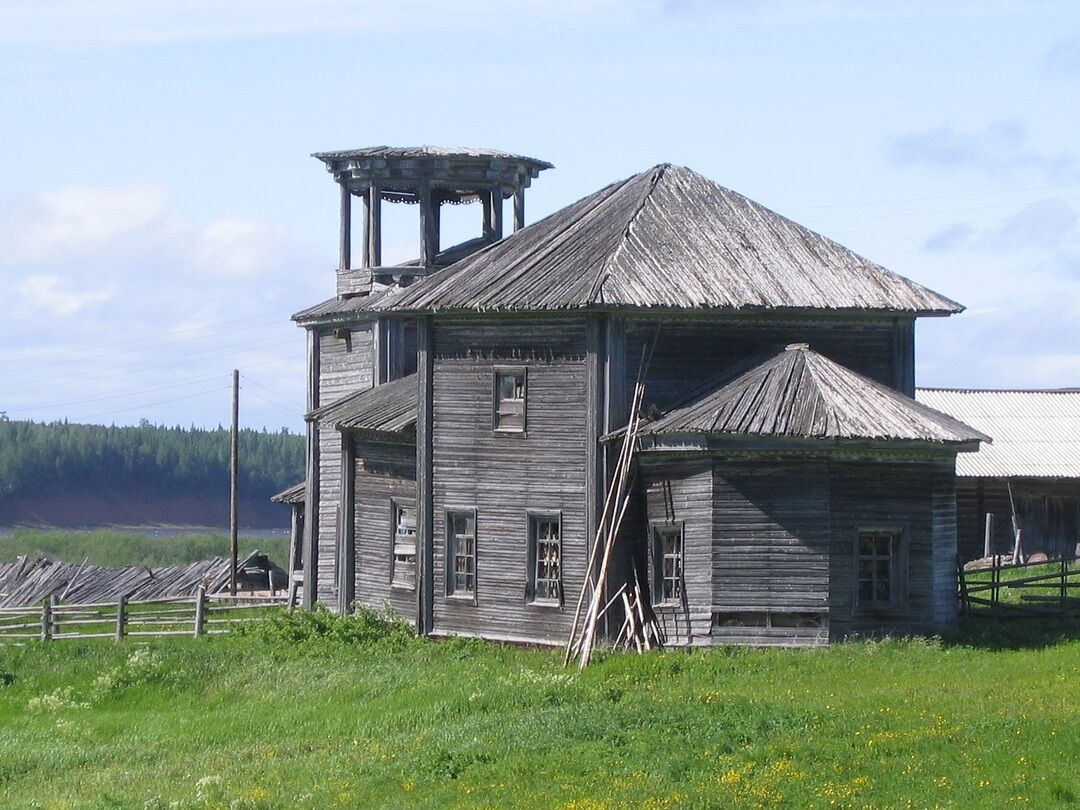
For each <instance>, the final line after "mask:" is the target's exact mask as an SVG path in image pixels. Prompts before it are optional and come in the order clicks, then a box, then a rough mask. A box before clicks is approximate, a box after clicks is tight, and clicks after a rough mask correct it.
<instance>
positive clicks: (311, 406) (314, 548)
mask: <svg viewBox="0 0 1080 810" xmlns="http://www.w3.org/2000/svg"><path fill="white" fill-rule="evenodd" d="M307 351H308V391H307V406H308V411H313V410H315V409H316V408H318V407H319V330H318V328H317V327H315V328H309V329H308V333H307ZM305 481H306V483H307V486H306V487H305V488H304V552H303V553H304V599H303V602H302V604H303V607H304V608H305V609H306V610H311V609H313V608H314V607H315V602H316V590H317V589H318V585H319V426H318V423H316V422H308V426H307V477H306V479H305Z"/></svg>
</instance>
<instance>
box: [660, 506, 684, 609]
mask: <svg viewBox="0 0 1080 810" xmlns="http://www.w3.org/2000/svg"><path fill="white" fill-rule="evenodd" d="M653 572H654V575H653V576H654V582H653V587H654V594H655V596H654V598H657V599H658V602H659V604H667V605H678V604H681V603H682V598H683V525H682V524H681V523H670V524H665V525H662V526H653Z"/></svg>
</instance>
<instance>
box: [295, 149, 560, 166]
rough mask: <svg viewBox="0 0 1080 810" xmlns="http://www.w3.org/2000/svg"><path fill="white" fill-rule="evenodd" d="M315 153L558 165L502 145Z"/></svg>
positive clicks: (329, 157)
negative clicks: (488, 147)
mask: <svg viewBox="0 0 1080 810" xmlns="http://www.w3.org/2000/svg"><path fill="white" fill-rule="evenodd" d="M312 157H314V158H318V159H319V160H360V159H364V158H387V159H406V160H408V159H425V158H443V159H470V158H476V159H480V160H512V161H516V162H520V163H531V164H534V165H535V166H537V167H539V168H543V169H553V168H555V167H554V166H552V165H551V164H550V163H548V162H547V161H546V160H537V159H536V158H531V157H526V156H525V155H515V154H513V153H511V152H501V151H499V150H498V149H477V148H472V147H467V146H466V147H453V146H365V147H362V148H360V149H340V150H337V151H333V152H315V153H313V154H312Z"/></svg>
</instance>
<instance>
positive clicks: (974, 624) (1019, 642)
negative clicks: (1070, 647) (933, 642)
mask: <svg viewBox="0 0 1080 810" xmlns="http://www.w3.org/2000/svg"><path fill="white" fill-rule="evenodd" d="M942 641H943V642H944V644H945V646H947V647H974V648H976V649H981V650H1040V649H1044V648H1046V647H1054V646H1056V645H1058V644H1061V643H1063V642H1068V641H1080V619H1064V618H1062V619H1053V618H1049V619H1044V618H1026V617H1025V618H1008V619H997V620H994V619H990V618H983V617H981V616H980V617H967V618H961V619H960V627H959V629H958V630H957V631H956V632H954V633H949V634H948V635H946V636H944V637H943V639H942Z"/></svg>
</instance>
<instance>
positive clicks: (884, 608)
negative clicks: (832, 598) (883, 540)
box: [851, 523, 908, 614]
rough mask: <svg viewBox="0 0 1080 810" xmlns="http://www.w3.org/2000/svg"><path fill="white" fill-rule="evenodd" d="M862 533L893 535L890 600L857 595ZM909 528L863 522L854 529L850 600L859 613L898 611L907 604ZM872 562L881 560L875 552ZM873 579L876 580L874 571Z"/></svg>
mask: <svg viewBox="0 0 1080 810" xmlns="http://www.w3.org/2000/svg"><path fill="white" fill-rule="evenodd" d="M865 534H875V535H881V534H889V535H892V539H891V542H890V553H889V557H888V559H889V599H888V601H884V600H877V599H872V600H869V601H867V600H864V599H863V597H862V596H861V595H860V591H861V590H862V577H861V575H860V571H859V568H860V562H861V560H862V559H863V558H862V554H861V553H860V550H859V545H860V543H859V541H860V539H861V538H862V537H863V535H865ZM907 547H908V527H907V526H906V525H903V524H897V523H864V524H860V525H859V526H857V527H856V529H855V536H854V538H853V545H852V552H853V554H852V569H853V570H852V577H851V580H852V589H853V594H852V603H853V605H854V608H855V610H856V611H857V612H859V613H864V614H866V613H877V614H881V613H897V612H900V611H903V610H904V609H905V608H906V607H907V597H908V594H907V590H908V553H907ZM871 559H873V560H874V561H877V560H878V559H880V558H879V557H878V556H877V555H876V553H875V555H873V557H872V558H871ZM872 581H876V574H875V575H874V578H873V580H872Z"/></svg>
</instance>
